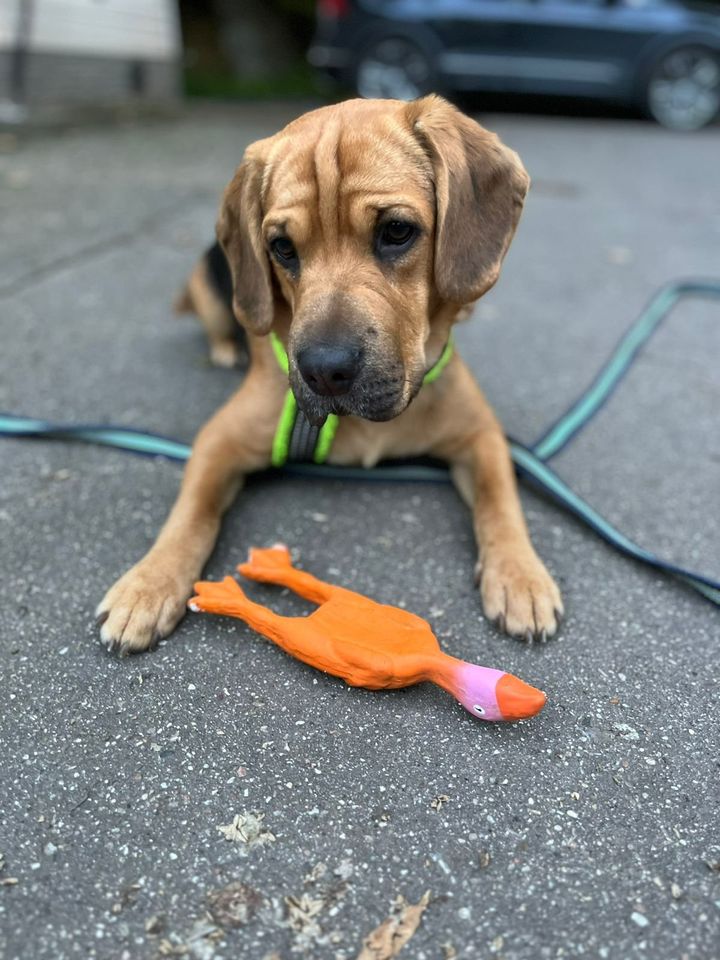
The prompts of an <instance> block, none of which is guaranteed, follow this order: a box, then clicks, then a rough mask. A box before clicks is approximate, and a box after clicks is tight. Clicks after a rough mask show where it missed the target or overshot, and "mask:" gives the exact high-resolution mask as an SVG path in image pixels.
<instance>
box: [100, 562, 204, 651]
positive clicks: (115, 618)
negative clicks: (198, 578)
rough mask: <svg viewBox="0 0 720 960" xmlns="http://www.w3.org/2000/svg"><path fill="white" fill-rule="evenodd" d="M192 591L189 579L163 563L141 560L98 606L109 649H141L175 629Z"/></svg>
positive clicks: (104, 637) (102, 634)
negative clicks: (164, 567) (166, 567)
mask: <svg viewBox="0 0 720 960" xmlns="http://www.w3.org/2000/svg"><path fill="white" fill-rule="evenodd" d="M191 594H192V579H190V581H189V582H186V580H185V579H184V578H183V577H182V576H180V575H178V574H177V573H176V572H175V571H172V570H167V569H163V566H162V564H159V563H156V562H153V561H152V560H149V559H145V560H141V561H140V563H138V564H136V565H135V566H134V567H132V569H130V570H128V572H127V573H126V574H125V575H124V576H122V577H120V579H119V580H118V581H117V582H116V583H115V584H114V586H112V587H111V588H110V589H109V590H108V592H107V593H106V594H105V596H104V598H103V600H102V601H101V603H100V605H99V606H98V608H97V611H96V616H97V622H98V625H100V639H101V641H102V642H103V643H104V644H105V646H107V648H108V649H109V650H117V651H119V652H120V653H121V654H127V653H140V652H141V651H143V650H147V649H148V648H149V647H153V646H155V644H156V643H157V642H158V640H161V639H162V638H163V637H166V636H167V635H168V634H169V633H171V632H172V631H173V629H174V628H175V626H176V625H177V623H178V621H179V620H180V619H181V617H182V616H183V614H184V613H185V603H186V601H187V599H188V597H190V595H191Z"/></svg>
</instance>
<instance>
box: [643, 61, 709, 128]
mask: <svg viewBox="0 0 720 960" xmlns="http://www.w3.org/2000/svg"><path fill="white" fill-rule="evenodd" d="M648 102H649V106H650V110H651V112H652V114H653V116H654V117H655V119H656V120H658V121H659V122H660V123H662V124H664V125H665V126H667V127H672V128H673V129H675V130H697V129H699V128H700V127H704V126H705V125H706V124H707V123H709V122H710V121H711V120H712V119H713V118H714V117H715V116H716V115H717V113H718V112H719V111H720V63H718V61H717V59H716V58H715V57H713V56H712V55H711V54H707V53H704V52H702V51H692V50H678V51H676V52H675V53H672V54H670V55H669V56H668V57H666V58H665V59H664V60H663V61H662V63H660V65H659V66H658V68H657V70H656V71H655V74H654V76H653V78H652V80H651V81H650V85H649V88H648Z"/></svg>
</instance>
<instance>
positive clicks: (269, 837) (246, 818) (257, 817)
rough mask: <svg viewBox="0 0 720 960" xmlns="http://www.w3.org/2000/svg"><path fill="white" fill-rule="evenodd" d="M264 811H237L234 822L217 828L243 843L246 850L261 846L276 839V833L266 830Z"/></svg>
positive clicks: (235, 840) (233, 839)
mask: <svg viewBox="0 0 720 960" xmlns="http://www.w3.org/2000/svg"><path fill="white" fill-rule="evenodd" d="M264 817H265V814H264V813H248V812H247V811H246V812H245V813H236V814H235V816H234V817H233V819H232V823H228V824H226V825H225V826H219V827H217V830H218V831H219V832H220V833H221V834H222V835H223V836H224V837H225V839H226V840H230V841H231V842H233V843H241V844H243V846H244V848H245V849H246V850H249V849H251V848H252V847H261V846H263V845H264V844H266V843H273V842H274V841H275V836H274V834H272V833H270V831H269V830H264V829H263V826H262V821H263V819H264Z"/></svg>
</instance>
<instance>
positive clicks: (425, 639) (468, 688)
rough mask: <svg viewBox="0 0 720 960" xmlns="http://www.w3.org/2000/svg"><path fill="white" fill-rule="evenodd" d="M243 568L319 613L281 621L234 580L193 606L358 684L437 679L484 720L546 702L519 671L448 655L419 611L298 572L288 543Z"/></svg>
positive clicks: (205, 588)
mask: <svg viewBox="0 0 720 960" xmlns="http://www.w3.org/2000/svg"><path fill="white" fill-rule="evenodd" d="M238 570H239V571H240V573H242V574H243V576H245V577H248V578H249V579H250V580H258V581H260V582H262V583H277V584H281V585H282V586H284V587H289V588H290V589H291V590H293V591H294V592H295V593H297V594H298V595H299V596H301V597H304V598H305V599H306V600H310V601H311V602H312V603H317V604H319V606H318V609H317V610H315V611H313V613H311V614H310V615H309V616H307V617H281V616H278V615H277V614H276V613H273V612H272V611H271V610H268V608H267V607H263V606H261V605H260V604H258V603H254V602H253V601H252V600H250V599H249V598H248V597H247V596H246V595H245V593H244V592H243V590H242V588H241V586H240V584H239V583H238V582H237V581H236V580H234V579H233V578H232V577H225V579H224V580H223V581H221V582H219V583H211V582H209V581H203V582H200V583H196V584H195V591H196V596H194V597H192V599H190V600H189V601H188V607H189V608H190V609H191V610H194V611H196V612H198V611H205V612H207V613H219V614H227V615H228V616H231V617H238V618H239V619H240V620H244V621H245V622H246V623H247V624H248V625H249V626H251V627H252V628H253V629H254V630H257V632H258V633H261V634H263V635H264V636H266V637H267V638H268V639H270V640H272V641H273V643H276V644H277V645H278V646H279V647H282V649H283V650H285V651H286V652H287V653H289V654H290V655H291V656H293V657H296V658H297V659H298V660H302V661H303V663H308V664H310V666H312V667H317V668H318V669H319V670H323V671H324V672H325V673H330V674H332V675H333V676H336V677H342V679H343V680H345V681H346V683H349V684H350V685H351V686H353V687H366V688H367V689H368V690H386V689H390V688H397V687H408V686H411V685H413V684H416V683H421V682H423V681H425V680H429V681H431V682H432V683H436V684H437V685H438V686H440V687H442V688H443V690H447V692H448V693H450V694H452V695H453V696H454V697H455V698H456V699H457V700H459V701H460V703H461V704H462V706H464V707H465V709H466V710H468V711H469V712H470V713H471V714H472V715H473V716H475V717H481V718H482V719H483V720H522V719H524V718H526V717H532V716H534V715H535V714H536V713H538V712H539V711H540V710H541V709H542V708H543V706H544V705H545V700H546V697H545V694H544V693H543V692H542V691H541V690H536V689H535V687H531V686H528V684H526V683H523V681H522V680H519V679H518V678H517V677H514V676H513V675H512V674H511V673H504V672H503V671H502V670H492V669H490V668H489V667H480V666H476V665H475V664H472V663H466V662H465V661H464V660H457V659H456V658H455V657H451V656H449V655H448V654H446V653H443V651H442V650H441V649H440V645H439V644H438V641H437V639H436V637H435V635H434V634H433V632H432V630H431V629H430V626H429V624H428V623H427V622H426V621H425V620H423V619H421V618H420V617H418V616H415V614H413V613H408V612H407V610H401V609H400V608H398V607H390V606H386V605H384V604H380V603H376V602H375V601H374V600H370V599H368V598H367V597H363V596H362V595H361V594H359V593H354V592H353V591H352V590H346V589H344V588H343V587H335V586H332V585H331V584H329V583H323V581H322V580H318V579H317V578H316V577H313V576H312V574H309V573H306V572H305V571H303V570H297V569H295V567H293V565H292V562H291V559H290V552H289V551H288V548H287V547H286V546H284V545H282V544H276V545H275V546H274V547H270V548H269V549H265V550H260V549H256V548H253V549H251V550H250V557H249V560H248V562H247V563H241V564H240V565H239V567H238Z"/></svg>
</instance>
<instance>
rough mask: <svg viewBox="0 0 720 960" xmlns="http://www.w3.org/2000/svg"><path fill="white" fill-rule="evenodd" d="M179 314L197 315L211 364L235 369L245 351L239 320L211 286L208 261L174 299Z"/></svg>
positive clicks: (196, 270)
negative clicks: (239, 335) (239, 332)
mask: <svg viewBox="0 0 720 960" xmlns="http://www.w3.org/2000/svg"><path fill="white" fill-rule="evenodd" d="M174 308H175V312H176V313H195V314H196V315H197V317H198V319H199V320H200V322H201V323H202V325H203V327H204V328H205V333H206V334H207V338H208V342H209V345H210V360H211V361H212V363H213V364H214V365H215V366H216V367H235V366H238V364H239V363H240V358H241V356H242V350H241V347H240V343H239V340H238V330H237V320H236V319H235V317H234V316H233V314H232V310H231V309H230V307H229V306H228V305H227V304H226V303H224V302H223V300H222V297H220V296H219V294H218V293H217V291H215V289H214V288H213V286H212V284H211V283H210V282H209V279H208V275H207V264H206V263H205V260H204V259H203V260H201V261H200V263H198V264H197V265H196V266H195V268H194V270H193V272H192V273H191V274H190V277H189V278H188V282H187V284H186V286H185V287H184V288H183V290H181V292H180V293H179V294H178V296H177V297H176V299H175V303H174Z"/></svg>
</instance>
